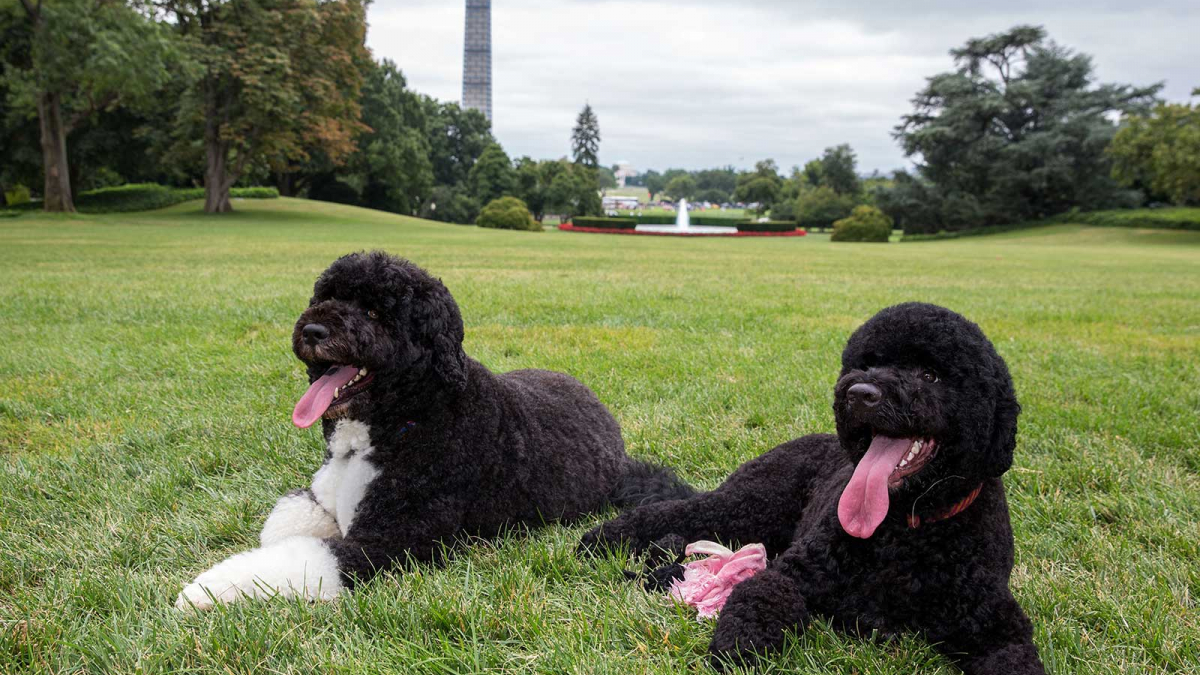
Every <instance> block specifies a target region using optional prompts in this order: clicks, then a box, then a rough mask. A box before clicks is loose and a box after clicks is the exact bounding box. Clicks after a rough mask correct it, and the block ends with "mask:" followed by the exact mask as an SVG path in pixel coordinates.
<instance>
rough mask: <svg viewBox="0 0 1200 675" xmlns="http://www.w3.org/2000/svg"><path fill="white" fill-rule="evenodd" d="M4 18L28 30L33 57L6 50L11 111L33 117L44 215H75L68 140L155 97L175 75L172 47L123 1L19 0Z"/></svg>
mask: <svg viewBox="0 0 1200 675" xmlns="http://www.w3.org/2000/svg"><path fill="white" fill-rule="evenodd" d="M0 12H2V13H3V16H2V17H0V21H2V22H4V23H5V24H11V23H13V22H19V23H21V24H23V27H24V31H23V32H24V33H25V37H24V38H22V39H21V41H22V42H23V43H25V44H27V46H28V51H27V52H25V51H24V50H11V51H10V50H8V49H6V50H4V51H5V54H4V55H5V56H6V59H5V67H4V78H5V80H6V87H5V88H6V89H7V90H8V91H7V101H6V103H7V104H8V105H9V106H11V107H12V108H14V109H17V110H28V111H30V112H32V111H34V110H36V114H37V118H38V122H39V125H38V126H39V136H40V145H41V155H42V173H43V177H44V182H43V191H42V203H43V208H44V209H45V210H46V211H74V210H75V203H74V199H73V196H72V190H71V173H70V165H69V161H68V149H67V142H68V137H69V136H70V135H71V132H73V131H74V130H76V129H77V128H79V126H80V125H81V124H83V123H85V122H86V121H88V120H89V119H91V118H92V117H93V116H94V115H96V114H97V113H99V112H101V111H103V110H110V109H112V108H113V107H115V106H116V105H117V104H118V103H125V104H131V105H132V104H136V103H138V102H140V101H145V100H146V99H148V98H149V97H151V95H152V94H153V93H154V92H155V91H156V90H157V89H158V88H159V87H160V86H161V85H162V84H163V83H164V82H165V81H166V80H167V78H168V77H169V74H170V72H171V70H172V69H171V68H170V64H171V63H172V56H173V52H172V48H171V43H170V40H169V39H168V36H167V34H166V32H165V31H164V30H163V29H162V27H161V26H159V25H158V24H157V23H155V22H153V21H151V20H150V19H148V18H146V17H145V16H144V15H143V14H141V13H139V12H138V11H136V10H135V9H134V7H132V6H131V5H130V4H128V3H126V2H124V1H115V0H114V1H108V0H57V1H56V2H42V1H41V0H21V1H20V8H19V9H18V8H17V7H16V6H15V5H6V7H5V9H3V10H0ZM5 32H6V33H9V32H10V31H7V30H6V31H5ZM175 70H176V71H177V72H181V73H182V74H183V75H186V69H175ZM6 161H7V160H6Z"/></svg>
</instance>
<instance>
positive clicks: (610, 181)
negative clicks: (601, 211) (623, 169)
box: [596, 166, 617, 190]
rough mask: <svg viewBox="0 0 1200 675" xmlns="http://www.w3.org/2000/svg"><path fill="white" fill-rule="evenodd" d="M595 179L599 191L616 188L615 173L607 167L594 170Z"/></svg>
mask: <svg viewBox="0 0 1200 675" xmlns="http://www.w3.org/2000/svg"><path fill="white" fill-rule="evenodd" d="M596 178H597V179H598V180H599V183H600V189H601V190H610V189H612V188H615V187H617V175H616V172H615V171H613V170H612V169H610V168H608V167H607V166H602V167H600V168H598V169H596Z"/></svg>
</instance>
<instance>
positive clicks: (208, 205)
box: [204, 105, 234, 213]
mask: <svg viewBox="0 0 1200 675" xmlns="http://www.w3.org/2000/svg"><path fill="white" fill-rule="evenodd" d="M206 108H207V109H206V110H205V120H204V154H205V157H206V159H207V160H208V162H207V165H206V167H205V169H204V212H205V213H228V212H230V211H232V210H233V205H232V204H230V203H229V188H230V187H232V186H233V180H234V179H232V178H230V176H229V157H228V154H227V152H226V151H227V149H228V144H227V143H225V142H223V141H222V140H221V134H220V128H219V124H218V121H217V113H216V110H215V108H216V106H215V105H211V106H206Z"/></svg>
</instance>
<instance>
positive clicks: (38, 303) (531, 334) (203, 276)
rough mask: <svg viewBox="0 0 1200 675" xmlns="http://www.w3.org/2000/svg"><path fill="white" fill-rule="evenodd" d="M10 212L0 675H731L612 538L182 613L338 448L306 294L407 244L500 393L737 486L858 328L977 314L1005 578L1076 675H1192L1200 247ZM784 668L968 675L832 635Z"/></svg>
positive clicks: (1049, 656) (1199, 455)
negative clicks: (372, 256) (1001, 388)
mask: <svg viewBox="0 0 1200 675" xmlns="http://www.w3.org/2000/svg"><path fill="white" fill-rule="evenodd" d="M198 208H199V207H198V205H197V204H196V203H188V204H182V205H179V206H176V207H173V208H170V209H166V210H163V211H154V212H147V213H140V214H111V215H103V216H57V217H46V216H43V215H40V214H25V215H22V216H21V217H19V218H9V219H4V220H0V321H2V323H3V326H4V327H5V330H6V333H7V335H6V336H5V339H4V349H2V350H0V467H2V470H0V495H3V496H2V497H0V550H2V551H3V554H2V555H0V673H9V672H12V673H17V672H22V673H23V672H47V673H48V672H84V671H88V672H144V673H158V672H180V671H184V672H197V673H199V672H237V673H241V672H247V673H249V672H313V671H319V672H345V673H350V672H356V673H357V672H406V673H409V672H412V673H449V672H456V673H457V672H478V671H482V670H485V669H493V670H502V671H505V672H530V673H532V672H570V673H643V672H646V673H678V672H708V671H706V667H705V666H704V665H703V656H704V647H705V645H706V643H707V640H708V638H709V637H710V636H711V625H710V624H701V623H698V622H696V621H695V620H694V619H693V618H692V616H691V615H690V614H689V613H688V612H686V611H683V610H681V609H678V608H674V607H672V606H671V605H670V603H668V602H666V601H665V600H664V599H662V598H660V597H657V596H647V595H646V594H644V593H642V592H641V591H640V590H639V589H638V588H636V587H635V586H633V585H630V584H627V583H625V582H624V581H623V579H622V574H621V566H622V563H623V561H619V560H606V561H602V562H600V563H598V564H597V563H592V562H581V561H578V560H577V559H576V558H575V557H574V555H573V549H574V545H575V542H576V541H577V539H578V536H579V534H580V533H581V532H582V531H583V529H584V528H585V527H587V526H588V525H589V524H590V523H592V522H595V521H594V520H590V521H588V522H585V523H580V524H578V525H575V526H572V527H551V528H547V529H543V530H540V531H538V532H536V533H534V534H532V535H530V536H527V537H525V536H517V535H514V536H512V537H509V538H506V539H503V540H501V541H498V542H492V543H481V544H478V545H476V546H474V547H473V548H471V549H470V550H469V552H467V553H465V554H463V555H460V556H458V557H456V558H455V559H454V561H453V562H452V563H451V564H450V565H448V566H447V567H445V568H440V569H436V568H430V567H421V568H418V569H416V570H415V571H413V572H411V573H406V574H399V573H397V574H392V575H386V576H384V577H381V578H380V579H379V580H377V581H375V582H373V583H371V584H369V585H368V586H366V587H365V588H363V589H362V590H361V591H360V592H356V593H355V594H354V595H353V596H351V597H349V598H346V599H343V600H342V601H340V602H337V603H334V604H323V605H313V606H310V605H307V604H303V603H287V602H273V603H257V604H243V605H237V606H235V607H232V608H229V609H227V610H220V611H216V612H213V613H209V614H202V615H198V616H188V615H181V614H178V613H176V612H175V611H174V610H173V609H172V606H171V605H172V600H173V598H174V595H175V593H177V592H178V590H179V589H180V588H181V587H182V585H183V584H184V583H185V582H187V581H189V580H190V579H191V578H192V577H194V576H195V575H196V574H197V573H198V572H199V571H202V570H203V569H205V568H206V567H208V566H209V565H211V564H213V563H215V562H217V561H218V560H220V559H222V558H223V557H225V556H227V555H229V554H231V553H234V552H237V551H239V550H243V549H245V548H247V547H251V546H253V545H255V543H256V541H257V532H258V528H259V527H260V526H261V524H262V521H263V518H264V517H265V516H266V514H267V512H268V511H269V510H270V507H271V505H272V504H273V502H274V499H275V498H276V497H277V496H278V495H279V494H281V493H283V492H285V491H287V490H289V489H291V488H295V487H299V486H303V485H306V484H307V481H308V477H309V475H310V474H311V473H312V472H313V471H314V470H315V469H316V467H317V466H318V465H319V463H320V461H321V454H322V447H321V443H320V441H319V438H318V433H317V432H315V431H312V430H308V431H301V430H298V429H296V428H294V427H293V426H292V425H291V424H290V421H289V412H290V410H291V407H292V405H293V404H294V402H295V400H296V399H297V398H298V397H299V396H300V394H301V393H302V392H303V390H304V388H305V384H306V383H305V381H304V378H303V374H302V372H301V370H300V369H299V368H298V367H297V363H296V361H295V360H294V358H293V357H292V356H291V354H290V352H289V348H288V340H289V335H290V332H291V328H292V322H293V321H294V319H295V317H296V316H297V314H298V313H299V312H300V310H301V309H302V308H303V307H304V306H305V305H306V303H307V299H308V297H309V295H310V292H311V288H312V282H313V279H314V278H315V276H316V275H317V274H318V273H319V272H320V271H321V270H322V269H323V268H324V267H325V266H326V265H328V264H329V262H330V261H331V260H333V259H334V258H335V257H337V256H338V255H341V254H343V253H346V252H348V251H353V250H359V249H370V248H384V249H386V250H389V251H392V252H394V253H397V254H400V255H404V256H407V257H410V258H412V259H413V260H415V261H416V262H418V263H419V264H421V265H423V266H425V267H426V268H428V269H429V270H430V271H431V272H433V273H434V274H435V275H437V276H439V277H441V278H442V279H443V280H444V281H445V282H446V284H447V285H448V286H449V288H450V289H451V291H452V292H453V293H454V294H455V296H456V297H457V299H458V301H459V303H460V305H461V306H462V310H463V316H464V320H465V322H466V326H467V349H468V351H469V353H471V354H472V355H473V356H474V357H476V358H478V359H479V360H481V361H482V362H484V363H485V364H487V365H488V366H490V367H492V368H493V369H496V370H508V369H513V368H522V367H532V366H536V367H544V368H552V369H557V370H563V371H566V372H569V373H572V374H573V375H575V376H576V377H579V378H580V379H581V380H583V381H584V382H586V383H587V384H588V385H590V386H592V387H593V388H594V389H595V390H596V391H597V393H598V394H599V396H600V398H601V399H602V400H604V401H605V402H606V403H608V404H609V405H610V406H611V408H612V409H613V411H614V413H615V414H616V415H617V417H618V419H619V420H620V422H621V423H622V426H623V428H624V431H625V437H626V440H627V443H628V445H629V448H630V451H631V452H632V453H633V454H635V455H638V456H642V457H649V458H654V459H657V460H659V461H663V462H668V463H670V464H673V465H675V466H677V467H679V469H680V472H681V473H682V474H683V475H684V476H685V477H686V478H687V479H688V480H690V481H693V482H694V483H696V484H698V485H700V486H703V487H705V488H708V487H712V486H715V485H716V484H717V483H718V482H719V481H720V480H721V478H722V477H723V476H724V475H726V474H727V473H728V472H729V471H731V470H732V469H733V468H734V467H735V466H737V465H738V464H739V463H741V462H743V461H745V460H747V459H749V458H751V457H754V456H756V455H757V454H759V453H761V452H763V451H765V450H767V449H769V448H770V447H772V446H773V445H775V444H777V443H779V442H782V441H785V440H787V439H790V438H793V437H795V436H798V435H801V434H806V433H812V432H827V431H831V430H832V428H833V419H832V414H831V412H830V409H829V403H830V392H831V389H832V386H833V382H834V379H835V376H836V372H837V368H838V358H839V354H840V351H841V348H842V345H843V343H844V341H845V339H846V337H847V336H848V335H849V333H850V331H852V330H853V329H854V328H855V327H856V326H857V325H859V324H860V323H861V322H862V321H864V320H865V319H866V318H868V317H869V316H870V315H871V314H872V313H874V312H875V311H877V310H878V309H880V308H881V307H884V306H886V305H889V304H892V303H895V302H900V301H905V300H925V301H930V302H936V303H939V304H944V305H946V306H949V307H951V308H953V309H955V310H958V311H960V312H962V313H964V314H966V315H967V316H968V317H970V318H972V319H974V320H976V321H977V322H979V323H980V324H981V325H982V327H983V328H984V330H985V331H987V332H988V334H989V335H990V336H991V337H992V338H993V340H994V341H995V343H996V345H997V348H998V349H999V351H1000V352H1001V354H1003V355H1004V357H1005V358H1006V359H1007V360H1008V362H1009V364H1010V366H1011V368H1012V372H1013V376H1014V379H1015V381H1016V385H1017V390H1018V395H1019V396H1020V399H1021V402H1022V404H1023V406H1024V412H1023V415H1022V417H1021V427H1020V434H1019V447H1018V454H1017V458H1016V466H1015V467H1014V468H1013V470H1012V471H1011V472H1010V473H1009V475H1008V477H1007V485H1008V488H1009V503H1010V506H1011V508H1012V513H1013V525H1014V531H1015V534H1016V537H1017V564H1016V568H1015V570H1014V573H1013V586H1014V590H1015V593H1016V595H1017V597H1018V599H1019V600H1020V601H1021V603H1022V604H1023V605H1024V606H1025V607H1026V608H1027V609H1028V610H1029V612H1030V614H1031V616H1032V617H1033V621H1034V625H1035V627H1036V634H1035V639H1036V641H1037V644H1038V645H1039V647H1040V648H1041V650H1042V655H1043V657H1044V658H1045V660H1046V663H1047V666H1048V667H1049V669H1050V671H1051V672H1054V673H1074V672H1080V673H1112V674H1116V673H1125V672H1178V673H1183V672H1191V671H1189V669H1190V668H1194V666H1195V664H1196V663H1197V662H1198V661H1200V625H1197V616H1200V612H1197V609H1198V608H1197V599H1198V598H1200V544H1198V542H1200V526H1198V523H1200V422H1198V421H1197V414H1196V411H1197V410H1200V233H1193V232H1162V231H1150V230H1134V229H1120V228H1088V227H1083V226H1078V225H1057V226H1053V227H1048V228H1042V229H1036V230H1028V231H1022V232H1015V233H1008V234H1003V235H997V236H991V237H978V238H970V239H961V240H950V241H938V242H927V243H923V244H920V245H894V244H893V245H880V244H832V243H830V242H829V241H828V236H822V235H813V236H809V237H804V238H798V239H744V240H714V239H706V240H696V241H681V240H678V239H673V238H667V239H659V238H652V237H646V238H643V237H603V236H587V237H584V236H575V235H570V234H563V233H559V232H546V233H541V234H537V233H523V232H505V231H495V230H482V229H479V228H475V227H462V226H454V225H445V224H441V223H430V222H426V221H420V220H416V219H412V218H405V217H401V216H394V215H390V214H383V213H378V212H373V211H367V210H363V209H356V208H352V207H345V206H337V205H332V204H323V203H319V202H309V201H300V200H290V199H280V200H270V201H259V202H254V201H244V202H239V203H236V204H235V208H236V209H237V212H236V213H233V214H229V215H224V216H215V217H214V216H205V215H203V214H202V213H200V212H199V210H198ZM767 672H804V673H848V672H860V673H863V672H870V673H883V674H896V675H899V674H901V673H904V674H907V673H913V672H922V673H952V672H956V671H955V670H954V669H953V668H952V667H951V666H950V665H949V664H948V663H947V662H946V661H944V660H943V659H941V658H940V657H938V656H937V655H936V654H935V653H934V652H933V651H932V650H931V649H929V648H928V647H927V646H926V645H924V644H923V643H922V642H921V641H919V640H915V639H904V640H901V641H899V642H895V643H889V644H883V643H878V644H872V643H868V642H864V641H860V640H855V639H849V638H845V637H842V636H840V635H839V634H837V633H834V632H832V631H831V630H830V629H829V628H828V626H827V625H826V624H824V623H823V622H820V621H818V622H815V623H813V624H812V625H811V626H810V628H809V630H808V631H807V632H806V633H805V634H804V635H803V636H802V637H799V638H797V639H796V640H795V641H793V642H792V643H791V647H790V649H789V650H788V652H787V653H786V654H784V655H782V656H779V657H777V658H775V659H773V660H772V661H771V662H770V663H769V664H768V666H767Z"/></svg>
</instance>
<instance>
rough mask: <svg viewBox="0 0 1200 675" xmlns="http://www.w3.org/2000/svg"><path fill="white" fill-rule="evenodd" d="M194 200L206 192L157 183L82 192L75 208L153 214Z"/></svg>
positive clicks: (264, 193)
mask: <svg viewBox="0 0 1200 675" xmlns="http://www.w3.org/2000/svg"><path fill="white" fill-rule="evenodd" d="M229 196H230V197H232V198H234V199H277V198H279V190H276V189H275V188H273V187H244V188H236V187H235V188H233V189H232V190H230V191H229ZM194 199H204V188H201V187H192V188H180V187H170V186H167V185H158V184H157V183H130V184H129V185H118V186H116V187H106V188H100V189H97V190H87V191H86V192H80V193H79V196H77V197H76V198H75V208H76V209H78V210H79V212H80V213H127V212H132V211H153V210H154V209H165V208H166V207H168V206H174V205H176V204H182V203H183V202H188V201H192V200H194ZM20 208H21V210H35V209H38V208H41V204H40V203H39V202H29V203H26V204H23V205H22V206H21V207H20Z"/></svg>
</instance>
